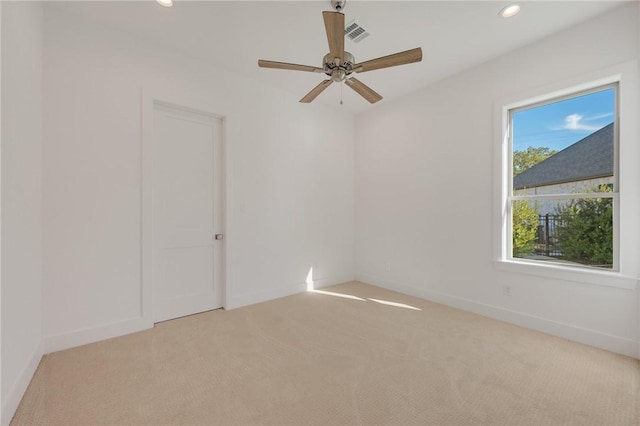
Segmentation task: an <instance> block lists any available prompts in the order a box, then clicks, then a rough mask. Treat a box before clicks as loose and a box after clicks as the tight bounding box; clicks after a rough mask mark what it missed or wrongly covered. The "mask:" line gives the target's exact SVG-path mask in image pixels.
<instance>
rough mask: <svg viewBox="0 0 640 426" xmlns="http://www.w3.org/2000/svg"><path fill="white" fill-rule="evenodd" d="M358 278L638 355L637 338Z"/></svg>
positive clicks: (372, 277) (371, 277) (624, 353)
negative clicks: (628, 337) (633, 338)
mask: <svg viewBox="0 0 640 426" xmlns="http://www.w3.org/2000/svg"><path fill="white" fill-rule="evenodd" d="M356 279H357V280H358V281H361V282H363V283H368V284H371V285H375V286H378V287H382V288H386V289H388V290H393V291H397V292H400V293H404V294H408V295H410V296H415V297H419V298H421V299H426V300H430V301H432V302H436V303H440V304H442V305H446V306H451V307H453V308H458V309H462V310H464V311H468V312H473V313H474V314H478V315H482V316H486V317H489V318H494V319H497V320H500V321H505V322H508V323H512V324H516V325H519V326H521V327H525V328H530V329H533V330H537V331H541V332H543V333H547V334H551V335H554V336H558V337H563V338H565V339H568V340H572V341H575V342H579V343H584V344H586V345H590V346H595V347H597V348H600V349H605V350H607V351H611V352H615V353H619V354H622V355H626V356H630V357H633V358H640V353H639V350H640V348H639V347H638V342H637V341H634V340H632V339H627V338H624V337H620V336H614V335H611V334H606V333H602V332H599V331H595V330H589V329H586V328H582V327H577V326H575V325H571V324H566V323H563V322H559V321H554V320H551V319H547V318H542V317H538V316H535V315H529V314H525V313H522V312H517V311H513V310H510V309H505V308H502V307H499V306H495V305H489V304H485V303H480V302H477V301H474V300H470V299H465V298H461V297H457V296H451V295H448V294H444V293H440V292H436V291H431V290H427V289H424V288H417V287H414V286H409V285H406V284H398V283H394V282H391V281H388V280H384V279H381V278H378V277H375V276H372V275H367V274H358V275H357V278H356Z"/></svg>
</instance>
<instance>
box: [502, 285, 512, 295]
mask: <svg viewBox="0 0 640 426" xmlns="http://www.w3.org/2000/svg"><path fill="white" fill-rule="evenodd" d="M502 294H504V295H505V296H511V286H510V285H505V286H504V287H503V288H502Z"/></svg>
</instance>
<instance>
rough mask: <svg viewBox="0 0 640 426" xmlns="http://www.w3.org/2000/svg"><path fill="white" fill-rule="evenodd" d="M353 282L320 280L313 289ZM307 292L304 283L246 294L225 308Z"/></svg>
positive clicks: (314, 284)
mask: <svg viewBox="0 0 640 426" xmlns="http://www.w3.org/2000/svg"><path fill="white" fill-rule="evenodd" d="M353 280H354V276H353V275H348V276H346V275H345V276H341V277H334V278H322V279H319V280H313V288H315V289H318V288H323V287H328V286H332V285H336V284H342V283H345V282H349V281H353ZM306 291H307V283H306V282H302V283H298V284H296V285H293V286H290V287H282V288H277V289H273V290H265V291H261V292H254V293H245V294H242V295H239V296H234V297H232V298H231V299H230V300H228V305H227V306H226V307H225V309H236V308H241V307H243V306H249V305H253V304H256V303H262V302H268V301H270V300H274V299H280V298H282V297H287V296H292V295H294V294H298V293H304V292H306Z"/></svg>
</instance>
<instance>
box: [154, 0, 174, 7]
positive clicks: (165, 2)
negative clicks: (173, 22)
mask: <svg viewBox="0 0 640 426" xmlns="http://www.w3.org/2000/svg"><path fill="white" fill-rule="evenodd" d="M156 1H157V2H158V4H159V5H160V6H164V7H171V6H173V0H156Z"/></svg>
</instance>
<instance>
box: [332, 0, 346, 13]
mask: <svg viewBox="0 0 640 426" xmlns="http://www.w3.org/2000/svg"><path fill="white" fill-rule="evenodd" d="M346 3H347V0H331V7H333V9H334V10H335V11H336V12H341V11H342V9H344V5H345V4H346Z"/></svg>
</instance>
